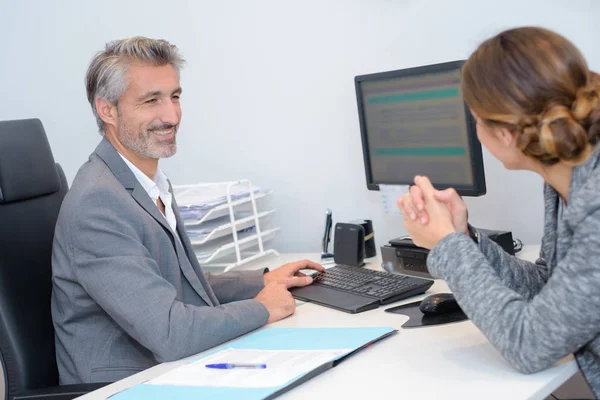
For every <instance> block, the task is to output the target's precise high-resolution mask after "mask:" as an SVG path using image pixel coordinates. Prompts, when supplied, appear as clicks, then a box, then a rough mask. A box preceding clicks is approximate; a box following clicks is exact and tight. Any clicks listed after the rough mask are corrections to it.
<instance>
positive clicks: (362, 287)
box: [313, 265, 433, 304]
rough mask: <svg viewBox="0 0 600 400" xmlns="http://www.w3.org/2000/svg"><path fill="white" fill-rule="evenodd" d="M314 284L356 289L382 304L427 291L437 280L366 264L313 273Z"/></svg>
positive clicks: (353, 290)
mask: <svg viewBox="0 0 600 400" xmlns="http://www.w3.org/2000/svg"><path fill="white" fill-rule="evenodd" d="M313 285H317V286H319V285H320V286H327V287H331V288H334V289H336V290H341V291H344V292H348V293H356V294H360V295H362V296H367V297H371V298H374V299H376V300H378V302H379V304H389V303H392V302H395V301H398V300H402V299H405V298H407V297H411V296H415V295H417V294H421V293H424V292H425V291H426V290H427V289H429V288H430V287H431V285H433V281H432V280H428V279H421V278H413V277H409V276H404V275H397V274H392V273H389V272H384V271H374V270H372V269H366V268H362V267H351V266H348V265H336V266H335V267H331V268H328V269H327V270H326V271H325V272H319V273H318V274H315V275H313Z"/></svg>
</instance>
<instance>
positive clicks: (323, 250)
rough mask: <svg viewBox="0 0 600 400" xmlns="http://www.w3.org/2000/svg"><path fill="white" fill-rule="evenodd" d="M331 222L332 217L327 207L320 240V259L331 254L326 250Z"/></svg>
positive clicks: (331, 255) (329, 256) (329, 237)
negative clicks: (323, 229)
mask: <svg viewBox="0 0 600 400" xmlns="http://www.w3.org/2000/svg"><path fill="white" fill-rule="evenodd" d="M332 224H333V217H332V213H331V210H330V209H329V208H327V209H326V210H325V231H324V232H323V240H322V242H321V259H324V258H331V257H333V254H331V253H330V252H329V250H328V247H329V241H330V240H331V226H332Z"/></svg>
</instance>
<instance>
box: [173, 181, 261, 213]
mask: <svg viewBox="0 0 600 400" xmlns="http://www.w3.org/2000/svg"><path fill="white" fill-rule="evenodd" d="M230 192H231V200H232V201H235V200H239V199H243V198H245V197H249V196H250V189H249V188H248V187H247V186H245V185H234V186H232V187H231V189H230ZM173 193H174V195H175V198H176V199H177V203H178V205H179V213H180V214H181V218H182V219H183V220H184V221H186V220H190V221H191V220H198V219H200V218H202V217H203V216H205V215H206V214H207V213H208V212H209V211H210V210H211V209H213V208H215V207H217V206H220V205H222V204H226V203H227V185H224V184H215V185H186V186H175V187H173ZM259 193H264V192H263V191H261V189H260V188H259V187H255V188H254V194H255V195H256V194H259Z"/></svg>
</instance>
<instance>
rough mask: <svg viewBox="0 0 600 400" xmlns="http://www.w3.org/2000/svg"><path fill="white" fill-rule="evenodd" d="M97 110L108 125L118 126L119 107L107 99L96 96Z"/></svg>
mask: <svg viewBox="0 0 600 400" xmlns="http://www.w3.org/2000/svg"><path fill="white" fill-rule="evenodd" d="M96 110H97V111H98V115H99V116H100V119H102V121H104V123H105V124H106V125H112V126H114V127H115V128H116V127H117V107H116V106H115V105H114V104H111V103H109V102H108V101H107V100H106V99H103V98H101V97H96Z"/></svg>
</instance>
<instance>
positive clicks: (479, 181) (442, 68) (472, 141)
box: [354, 60, 486, 196]
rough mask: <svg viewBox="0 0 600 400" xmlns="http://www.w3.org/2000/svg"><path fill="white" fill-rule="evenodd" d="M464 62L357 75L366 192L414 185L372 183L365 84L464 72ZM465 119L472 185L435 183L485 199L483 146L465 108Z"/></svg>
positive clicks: (440, 186) (467, 108)
mask: <svg viewBox="0 0 600 400" xmlns="http://www.w3.org/2000/svg"><path fill="white" fill-rule="evenodd" d="M464 63H465V60H457V61H450V62H445V63H439V64H431V65H425V66H419V67H412V68H406V69H399V70H394V71H386V72H377V73H373V74H366V75H358V76H355V77H354V86H355V89H356V101H357V104H358V118H359V123H360V136H361V142H362V148H363V158H364V164H365V175H366V180H367V188H368V189H369V190H379V185H380V184H384V185H385V184H390V185H398V184H400V185H411V184H413V182H406V183H398V182H377V183H375V182H374V180H373V174H372V170H371V157H370V155H369V141H368V138H367V127H366V126H367V125H366V120H365V110H364V107H363V102H362V86H361V84H362V83H363V82H366V81H376V80H384V79H392V78H402V77H408V76H414V75H421V74H428V73H436V72H446V71H452V70H456V69H462V66H463V65H464ZM464 107H465V115H466V120H467V136H468V142H469V154H471V160H470V161H471V171H472V178H473V185H444V184H437V183H435V182H434V185H435V187H436V189H440V190H442V189H447V188H449V187H452V188H454V189H455V190H456V191H457V192H458V194H460V195H462V196H482V195H484V194H485V193H486V183H485V171H484V165H483V154H482V150H481V143H480V142H479V140H478V139H477V130H476V126H475V120H474V118H473V115H471V111H470V110H469V107H467V105H466V104H464Z"/></svg>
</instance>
